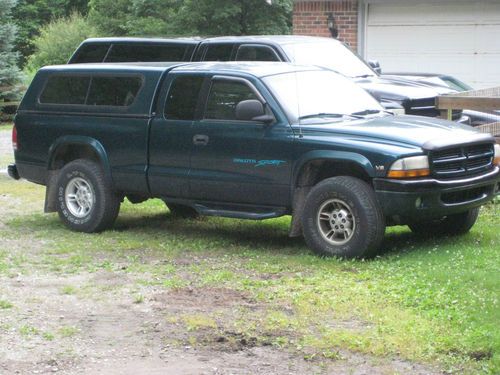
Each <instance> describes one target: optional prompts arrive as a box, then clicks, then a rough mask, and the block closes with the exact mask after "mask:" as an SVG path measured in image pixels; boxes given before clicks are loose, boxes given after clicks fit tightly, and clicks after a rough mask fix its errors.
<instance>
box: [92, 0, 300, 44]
mask: <svg viewBox="0 0 500 375" xmlns="http://www.w3.org/2000/svg"><path fill="white" fill-rule="evenodd" d="M89 6H90V11H89V19H90V20H91V22H92V23H93V24H95V25H96V27H97V28H98V30H99V32H100V33H102V34H104V35H114V36H125V35H130V36H193V35H249V34H287V33H289V32H290V29H291V15H292V0H273V2H272V4H269V3H268V1H266V0H90V3H89Z"/></svg>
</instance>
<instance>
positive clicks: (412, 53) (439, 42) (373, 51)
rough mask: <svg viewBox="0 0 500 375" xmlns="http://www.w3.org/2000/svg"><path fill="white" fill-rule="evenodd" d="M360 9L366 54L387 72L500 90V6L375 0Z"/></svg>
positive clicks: (459, 2)
mask: <svg viewBox="0 0 500 375" xmlns="http://www.w3.org/2000/svg"><path fill="white" fill-rule="evenodd" d="M360 7H361V8H362V9H360V11H361V14H363V17H361V18H362V19H361V20H360V21H361V22H360V26H362V27H363V26H364V33H363V32H361V33H360V34H361V38H360V39H361V42H362V43H361V44H362V46H361V47H362V48H361V51H363V53H362V54H363V55H364V57H365V58H366V59H370V60H378V61H379V62H380V65H381V67H382V70H383V71H384V72H429V73H446V74H450V75H453V76H455V77H457V78H459V79H461V80H462V81H464V82H466V83H468V84H470V85H471V86H473V87H474V88H484V87H492V86H500V1H485V0H483V1H481V0H478V1H434V2H420V1H418V2H417V1H411V2H410V1H408V2H406V1H398V2H395V1H384V0H380V1H377V0H373V1H365V2H364V3H362V4H360ZM363 7H364V9H363ZM363 18H364V20H363ZM363 21H364V22H363ZM363 24H364V25H363ZM360 31H361V30H360Z"/></svg>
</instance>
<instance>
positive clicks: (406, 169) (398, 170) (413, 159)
mask: <svg viewBox="0 0 500 375" xmlns="http://www.w3.org/2000/svg"><path fill="white" fill-rule="evenodd" d="M430 174H431V172H430V170H429V159H428V158H427V156H425V155H422V156H410V157H408V158H403V159H398V160H396V161H395V162H394V163H392V165H391V168H389V172H388V173H387V177H389V178H408V177H423V176H428V175H430Z"/></svg>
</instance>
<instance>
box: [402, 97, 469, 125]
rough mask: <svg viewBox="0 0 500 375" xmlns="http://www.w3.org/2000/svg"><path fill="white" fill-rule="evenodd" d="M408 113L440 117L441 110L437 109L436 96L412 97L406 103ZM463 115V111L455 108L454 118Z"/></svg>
mask: <svg viewBox="0 0 500 375" xmlns="http://www.w3.org/2000/svg"><path fill="white" fill-rule="evenodd" d="M403 105H404V107H405V112H406V114H407V115H417V116H427V117H438V116H439V115H440V111H439V110H438V109H436V98H435V97H432V98H423V99H411V100H408V101H406V102H405V103H404V104H403ZM461 116H462V111H460V110H453V111H452V119H453V120H458V119H460V117H461Z"/></svg>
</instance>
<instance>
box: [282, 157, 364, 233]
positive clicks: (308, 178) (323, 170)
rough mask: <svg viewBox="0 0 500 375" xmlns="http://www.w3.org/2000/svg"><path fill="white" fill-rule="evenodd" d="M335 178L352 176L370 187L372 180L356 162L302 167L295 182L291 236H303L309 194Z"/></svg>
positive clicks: (314, 162)
mask: <svg viewBox="0 0 500 375" xmlns="http://www.w3.org/2000/svg"><path fill="white" fill-rule="evenodd" d="M335 176H351V177H356V178H359V179H360V180H363V181H365V182H366V183H368V184H369V185H370V186H371V185H372V184H371V179H370V176H369V175H368V173H366V171H365V170H364V169H363V168H362V167H361V166H360V165H359V164H356V163H355V162H349V161H334V160H312V161H310V162H308V163H306V164H305V165H304V166H302V169H301V170H300V172H299V175H298V177H297V180H296V181H295V185H294V191H293V201H292V223H291V225H290V231H289V236H290V237H295V236H299V235H301V234H302V224H301V217H302V212H303V209H304V204H305V201H306V197H307V194H309V191H310V190H311V188H312V187H313V186H314V185H316V184H317V183H318V182H320V181H323V180H325V179H327V178H330V177H335Z"/></svg>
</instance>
